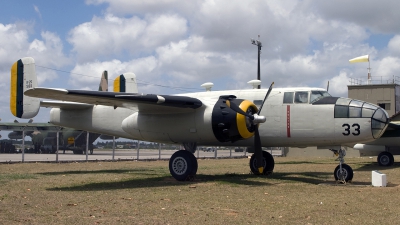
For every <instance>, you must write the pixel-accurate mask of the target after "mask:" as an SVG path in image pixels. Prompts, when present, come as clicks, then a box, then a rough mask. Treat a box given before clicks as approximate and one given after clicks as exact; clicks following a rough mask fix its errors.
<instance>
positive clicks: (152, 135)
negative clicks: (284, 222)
mask: <svg viewBox="0 0 400 225" xmlns="http://www.w3.org/2000/svg"><path fill="white" fill-rule="evenodd" d="M272 86H273V85H271V86H270V88H269V89H268V90H266V89H252V90H229V91H207V92H197V93H188V94H179V95H155V94H138V93H116V92H113V93H111V92H98V91H83V90H67V89H60V88H41V87H37V78H36V73H35V62H34V59H33V58H30V57H26V58H22V59H20V60H18V61H17V62H15V63H14V64H13V66H12V68H11V97H10V109H11V112H12V113H13V115H14V116H16V117H19V118H32V117H34V116H36V114H37V113H38V111H39V108H40V106H44V105H48V101H44V100H43V101H40V99H39V98H46V99H53V100H58V101H52V104H51V105H52V107H53V109H52V110H51V111H50V122H51V123H53V124H56V125H60V126H66V127H71V128H74V129H80V130H88V131H90V132H96V133H104V134H107V135H112V136H119V137H124V138H130V139H138V140H146V141H153V142H162V143H167V142H169V143H182V145H183V146H184V148H185V150H187V151H185V150H181V151H177V152H175V153H174V154H173V155H172V156H171V158H170V161H169V170H170V173H171V175H172V176H173V177H174V178H175V179H177V180H180V181H183V180H187V179H191V178H192V177H193V176H195V174H196V172H197V159H196V158H195V156H194V155H193V154H192V152H194V151H195V149H196V146H197V145H209V146H224V145H229V146H252V147H253V149H254V154H253V156H252V157H251V159H250V169H251V171H252V172H253V173H254V174H257V175H261V174H266V175H267V174H270V173H271V172H272V171H273V169H274V159H273V157H272V156H271V154H269V153H268V152H265V151H262V149H261V147H263V146H264V147H274V146H281V147H282V146H284V147H292V146H295V147H296V146H297V147H306V146H319V147H320V148H321V147H322V148H326V149H331V150H333V151H336V152H337V153H338V155H339V159H340V160H339V165H338V166H337V167H336V168H335V171H334V177H335V179H336V180H340V181H349V180H352V178H353V170H352V169H351V167H350V166H348V165H347V164H344V163H343V162H344V161H343V158H344V155H345V152H344V150H343V149H342V148H341V146H351V147H352V146H354V144H355V143H360V142H367V141H372V140H374V139H376V138H379V137H380V136H381V135H382V133H383V132H384V131H385V129H386V127H387V125H388V123H389V120H388V115H387V113H386V111H385V110H383V109H382V108H380V107H379V106H376V105H373V104H370V103H367V102H363V101H358V100H353V99H348V98H339V97H332V96H330V95H329V94H328V93H327V92H326V91H325V90H324V89H321V88H276V89H273V90H272ZM233 94H234V95H233Z"/></svg>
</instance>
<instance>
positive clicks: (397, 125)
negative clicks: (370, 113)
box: [353, 113, 400, 166]
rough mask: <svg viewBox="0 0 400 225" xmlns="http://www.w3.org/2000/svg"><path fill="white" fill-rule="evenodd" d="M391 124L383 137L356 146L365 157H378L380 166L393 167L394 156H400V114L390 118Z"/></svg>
mask: <svg viewBox="0 0 400 225" xmlns="http://www.w3.org/2000/svg"><path fill="white" fill-rule="evenodd" d="M390 121H391V122H390V124H389V126H388V128H387V129H386V131H385V132H384V133H383V135H382V136H381V137H380V138H379V139H376V140H374V141H371V142H366V143H359V144H356V145H354V147H353V148H354V149H356V150H359V151H360V155H363V156H378V157H377V161H378V164H379V165H380V166H392V165H393V163H394V157H393V155H400V113H397V114H395V115H393V116H392V117H390Z"/></svg>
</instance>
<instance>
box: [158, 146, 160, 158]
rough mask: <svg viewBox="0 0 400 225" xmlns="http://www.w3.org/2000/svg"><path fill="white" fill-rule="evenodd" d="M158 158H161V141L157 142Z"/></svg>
mask: <svg viewBox="0 0 400 225" xmlns="http://www.w3.org/2000/svg"><path fill="white" fill-rule="evenodd" d="M158 159H161V143H158Z"/></svg>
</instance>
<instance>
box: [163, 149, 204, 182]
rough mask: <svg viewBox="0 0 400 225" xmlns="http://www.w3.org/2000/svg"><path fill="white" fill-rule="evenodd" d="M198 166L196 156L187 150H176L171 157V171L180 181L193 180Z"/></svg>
mask: <svg viewBox="0 0 400 225" xmlns="http://www.w3.org/2000/svg"><path fill="white" fill-rule="evenodd" d="M197 168H198V164H197V159H196V157H195V156H194V155H193V153H191V152H189V151H186V150H179V151H176V152H175V153H174V154H173V155H172V156H171V158H170V159H169V172H170V173H171V175H172V176H173V177H174V178H175V179H176V180H178V181H188V180H192V179H193V178H194V176H195V175H196V173H197Z"/></svg>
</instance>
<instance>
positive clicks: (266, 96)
mask: <svg viewBox="0 0 400 225" xmlns="http://www.w3.org/2000/svg"><path fill="white" fill-rule="evenodd" d="M273 86H274V82H272V84H271V85H270V86H269V88H268V92H267V94H266V95H265V97H264V101H263V102H262V103H261V105H260V108H259V109H258V112H257V114H258V115H260V112H261V109H262V107H263V106H264V102H265V101H266V100H267V98H268V96H269V94H270V93H271V91H272V87H273Z"/></svg>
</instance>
